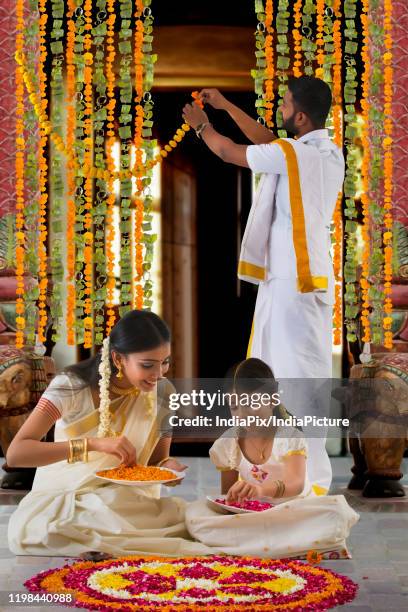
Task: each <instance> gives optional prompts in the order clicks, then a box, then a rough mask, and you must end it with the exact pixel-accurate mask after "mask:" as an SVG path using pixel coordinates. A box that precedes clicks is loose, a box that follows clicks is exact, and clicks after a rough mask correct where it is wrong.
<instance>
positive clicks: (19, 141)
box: [15, 0, 25, 348]
mask: <svg viewBox="0 0 408 612" xmlns="http://www.w3.org/2000/svg"><path fill="white" fill-rule="evenodd" d="M24 31H25V20H24V0H17V2H16V52H17V53H18V52H20V53H22V52H23V49H24ZM15 83H16V161H15V169H16V223H15V228H16V231H15V236H16V282H17V288H16V296H17V298H16V315H17V316H16V327H17V331H16V348H22V347H23V346H24V329H25V317H24V314H25V308H24V299H23V297H22V296H23V295H24V255H25V250H24V244H25V233H24V213H23V211H24V152H25V138H24V80H23V75H22V71H21V68H20V66H19V65H17V66H16V72H15Z"/></svg>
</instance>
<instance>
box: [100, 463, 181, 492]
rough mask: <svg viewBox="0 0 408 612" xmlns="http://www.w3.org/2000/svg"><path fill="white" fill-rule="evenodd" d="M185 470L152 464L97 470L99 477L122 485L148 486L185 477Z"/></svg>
mask: <svg viewBox="0 0 408 612" xmlns="http://www.w3.org/2000/svg"><path fill="white" fill-rule="evenodd" d="M185 475H186V474H185V472H176V471H175V470H170V469H168V468H161V467H156V466H151V465H134V466H124V465H120V466H119V467H115V468H108V469H106V470H100V471H98V472H95V476H96V477H97V478H101V479H102V480H107V481H108V482H115V483H117V484H122V485H130V486H138V487H147V486H150V485H154V484H166V483H168V482H173V481H175V480H180V479H181V478H184V476H185Z"/></svg>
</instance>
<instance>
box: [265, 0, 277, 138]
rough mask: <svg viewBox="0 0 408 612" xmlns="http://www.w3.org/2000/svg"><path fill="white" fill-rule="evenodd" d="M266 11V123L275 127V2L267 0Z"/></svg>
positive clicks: (270, 126)
mask: <svg viewBox="0 0 408 612" xmlns="http://www.w3.org/2000/svg"><path fill="white" fill-rule="evenodd" d="M265 8H266V12H265V28H266V36H265V59H266V65H265V109H266V110H265V124H266V126H267V127H268V128H272V127H273V100H274V97H275V92H274V76H275V74H274V73H275V66H274V57H273V25H272V21H273V2H272V0H266V7H265Z"/></svg>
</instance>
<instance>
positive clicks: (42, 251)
mask: <svg viewBox="0 0 408 612" xmlns="http://www.w3.org/2000/svg"><path fill="white" fill-rule="evenodd" d="M46 4H47V2H46V0H39V1H38V10H39V14H40V16H39V32H38V42H39V48H40V56H39V64H38V81H39V95H38V97H36V98H33V106H34V110H35V112H36V114H37V117H38V122H39V127H40V142H39V147H38V165H39V192H40V197H39V211H38V259H39V267H38V286H39V295H38V324H37V334H38V340H39V341H40V342H45V340H46V337H45V328H46V325H47V320H48V316H47V306H46V300H47V286H48V276H47V234H48V230H47V203H48V189H47V182H48V163H47V157H46V154H45V150H46V147H47V144H48V133H49V126H48V125H47V124H46V122H47V116H46V113H47V108H48V97H47V76H46V74H45V62H46V59H47V46H46V26H47V20H48V16H47V11H46ZM17 57H18V56H17ZM19 59H20V60H21V59H22V58H19ZM19 59H17V63H19V65H20V66H21V68H22V70H23V73H24V65H22V64H21V63H20V62H19ZM25 84H26V89H27V91H28V93H29V94H30V97H31V96H34V88H33V85H32V84H31V83H30V82H27V80H26V78H25Z"/></svg>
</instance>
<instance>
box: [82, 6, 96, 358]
mask: <svg viewBox="0 0 408 612" xmlns="http://www.w3.org/2000/svg"><path fill="white" fill-rule="evenodd" d="M92 9H93V6H92V0H85V2H84V15H85V36H84V52H85V53H84V61H85V66H84V99H85V118H84V136H85V138H84V140H83V144H84V165H85V168H86V169H87V172H86V178H85V184H84V194H85V219H84V230H85V233H84V241H85V246H84V259H85V265H84V281H85V290H84V293H85V299H84V319H83V323H84V348H92V345H93V326H94V320H93V267H94V258H93V242H94V235H93V222H92V208H93V180H92V175H91V172H90V169H91V168H92V167H93V88H92V81H93V54H92V53H91V47H92V36H91V31H92V21H93V20H92Z"/></svg>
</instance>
